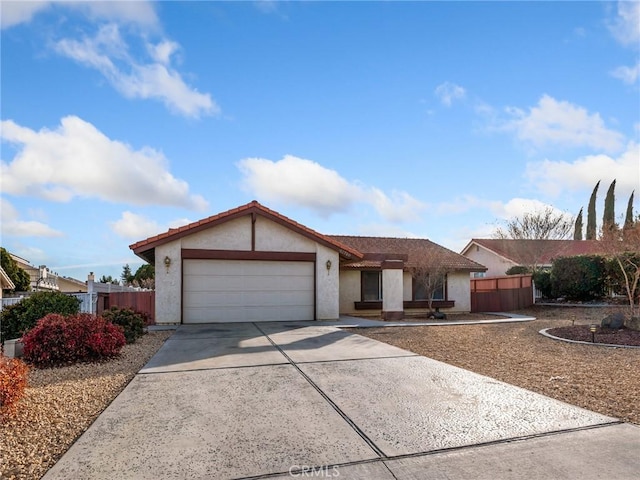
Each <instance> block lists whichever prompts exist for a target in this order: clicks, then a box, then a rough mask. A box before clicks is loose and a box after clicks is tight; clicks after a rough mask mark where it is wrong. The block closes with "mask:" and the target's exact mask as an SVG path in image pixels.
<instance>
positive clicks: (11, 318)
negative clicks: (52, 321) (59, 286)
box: [0, 292, 80, 341]
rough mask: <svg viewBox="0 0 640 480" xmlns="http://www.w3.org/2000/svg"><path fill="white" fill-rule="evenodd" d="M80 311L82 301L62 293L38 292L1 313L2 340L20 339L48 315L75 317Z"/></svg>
mask: <svg viewBox="0 0 640 480" xmlns="http://www.w3.org/2000/svg"><path fill="white" fill-rule="evenodd" d="M79 311H80V300H79V299H77V298H76V297H72V296H70V295H65V294H64V293H61V292H37V293H34V294H33V295H30V296H28V297H26V298H24V299H23V300H22V301H21V302H20V303H16V304H15V305H10V306H8V307H6V308H4V309H3V310H2V313H0V322H1V323H2V328H1V330H0V337H1V340H2V341H4V340H7V339H11V338H19V337H21V336H22V335H24V334H25V333H26V332H28V331H29V330H31V329H32V328H33V327H35V325H36V323H37V322H38V320H40V319H41V318H42V317H44V316H45V315H47V314H48V313H59V314H60V315H74V314H76V313H78V312H79Z"/></svg>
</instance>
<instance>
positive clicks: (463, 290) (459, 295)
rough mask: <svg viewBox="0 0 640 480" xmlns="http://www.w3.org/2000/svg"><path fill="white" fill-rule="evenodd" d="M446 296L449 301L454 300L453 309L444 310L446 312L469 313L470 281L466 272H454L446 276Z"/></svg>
mask: <svg viewBox="0 0 640 480" xmlns="http://www.w3.org/2000/svg"><path fill="white" fill-rule="evenodd" d="M447 289H448V292H447V296H448V298H449V300H455V302H456V304H455V306H454V307H453V308H450V309H446V310H445V311H447V312H469V311H471V281H470V280H469V274H468V273H466V272H454V273H449V274H448V275H447Z"/></svg>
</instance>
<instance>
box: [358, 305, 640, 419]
mask: <svg viewBox="0 0 640 480" xmlns="http://www.w3.org/2000/svg"><path fill="white" fill-rule="evenodd" d="M605 310H606V311H605ZM611 311H616V310H615V308H614V309H603V308H586V307H562V308H558V307H535V308H532V309H529V310H522V311H518V312H515V313H519V314H526V315H533V316H535V317H536V318H538V320H535V321H531V322H523V323H501V324H485V325H456V326H451V325H450V326H446V325H443V326H435V327H396V328H393V327H391V328H375V329H371V328H369V329H357V330H356V331H357V333H359V334H360V335H365V336H367V337H371V338H374V339H376V340H380V341H383V342H386V343H390V344H392V345H396V346H398V347H400V348H404V349H406V350H410V351H412V352H415V353H418V354H420V355H424V356H427V357H430V358H433V359H436V360H440V361H442V362H446V363H449V364H452V365H456V366H459V367H462V368H465V369H467V370H471V371H473V372H477V373H480V374H482V375H486V376H489V377H492V378H495V379H498V380H501V381H503V382H507V383H510V384H513V385H517V386H520V387H523V388H526V389H528V390H533V391H535V392H539V393H542V394H544V395H547V396H549V397H553V398H556V399H558V400H562V401H564V402H567V403H571V404H573V405H578V406H580V407H583V408H586V409H589V410H592V411H595V412H599V413H602V414H604V415H610V416H613V417H616V418H620V419H621V420H624V421H626V422H630V423H635V424H638V425H640V349H623V348H611V347H599V346H590V345H576V344H569V343H566V342H561V341H558V340H552V339H549V338H546V337H544V336H542V335H540V334H539V333H538V331H539V330H541V329H543V328H551V327H559V326H566V325H571V324H572V323H573V322H574V321H575V324H576V325H578V324H590V323H598V324H599V323H600V320H601V319H602V318H603V317H604V316H605V315H607V314H608V313H610V312H611Z"/></svg>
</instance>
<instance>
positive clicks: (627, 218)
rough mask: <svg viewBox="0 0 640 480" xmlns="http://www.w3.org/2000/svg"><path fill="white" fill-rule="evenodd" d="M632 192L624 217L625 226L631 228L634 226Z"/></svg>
mask: <svg viewBox="0 0 640 480" xmlns="http://www.w3.org/2000/svg"><path fill="white" fill-rule="evenodd" d="M634 193H635V191H634V192H631V196H630V197H629V203H628V204H627V214H626V215H625V217H624V228H625V229H627V228H631V227H632V226H633V194H634Z"/></svg>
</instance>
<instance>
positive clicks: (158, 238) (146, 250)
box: [129, 200, 362, 262]
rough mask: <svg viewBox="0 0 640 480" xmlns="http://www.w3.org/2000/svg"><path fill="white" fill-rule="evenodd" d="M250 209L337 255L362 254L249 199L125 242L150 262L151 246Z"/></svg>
mask: <svg viewBox="0 0 640 480" xmlns="http://www.w3.org/2000/svg"><path fill="white" fill-rule="evenodd" d="M252 213H256V214H259V215H262V216H264V217H267V218H270V219H271V220H274V221H276V222H278V223H281V224H284V225H285V226H287V227H288V228H290V229H292V230H294V231H296V232H298V233H300V234H302V235H304V236H306V237H309V238H311V239H313V240H315V241H317V242H318V243H321V244H324V245H325V246H327V247H329V248H333V249H334V250H338V252H339V253H340V255H342V256H343V257H344V258H347V259H352V260H355V259H360V258H362V254H361V253H360V252H359V251H357V250H356V249H354V248H352V247H350V246H349V245H345V244H343V243H341V242H340V241H338V240H335V239H332V238H331V237H328V236H326V235H323V234H321V233H318V232H316V231H315V230H312V229H310V228H308V227H305V226H304V225H302V224H300V223H298V222H296V221H295V220H292V219H290V218H288V217H285V216H284V215H282V214H280V213H278V212H276V211H275V210H271V209H269V208H267V207H265V206H264V205H262V204H260V203H258V202H257V201H255V200H254V201H252V202H249V203H247V204H246V205H242V206H240V207H236V208H232V209H231V210H227V211H226V212H221V213H218V214H216V215H212V216H210V217H207V218H204V219H202V220H198V221H197V222H193V223H190V224H188V225H184V226H182V227H179V228H170V229H169V230H168V231H166V232H163V233H160V234H159V235H155V236H153V237H149V238H147V239H145V240H141V241H139V242H136V243H134V244H132V245H129V248H130V249H131V250H133V252H134V253H135V254H136V255H138V256H140V257H142V258H144V259H145V260H147V261H150V262H153V260H152V257H153V255H152V252H153V249H155V247H157V246H159V245H162V244H164V243H167V242H171V241H173V240H176V239H178V238H181V237H184V236H187V235H191V234H193V233H196V232H199V231H201V230H205V229H207V228H210V227H212V226H214V225H216V224H219V223H224V222H226V221H228V220H232V219H234V218H238V217H241V216H244V215H250V214H252Z"/></svg>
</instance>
